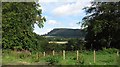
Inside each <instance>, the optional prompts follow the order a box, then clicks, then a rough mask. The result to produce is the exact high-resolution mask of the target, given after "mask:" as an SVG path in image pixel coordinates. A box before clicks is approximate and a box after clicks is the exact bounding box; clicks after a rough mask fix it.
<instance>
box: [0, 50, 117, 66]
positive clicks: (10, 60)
mask: <svg viewBox="0 0 120 67" xmlns="http://www.w3.org/2000/svg"><path fill="white" fill-rule="evenodd" d="M118 61H119V60H118V58H117V56H116V53H115V52H114V53H109V52H105V51H97V52H96V63H94V62H93V51H84V52H80V53H79V60H78V61H77V60H76V51H71V52H70V51H66V58H65V60H63V57H62V53H55V56H52V54H49V55H48V54H47V55H46V56H45V57H44V56H43V54H42V53H40V54H39V58H37V55H36V54H35V53H32V55H27V54H25V53H17V52H15V51H11V50H4V51H3V54H2V64H3V65H7V64H12V65H17V64H22V65H23V64H24V65H26V64H28V65H29V64H33V65H34V64H37V65H47V64H54V65H116V64H118Z"/></svg>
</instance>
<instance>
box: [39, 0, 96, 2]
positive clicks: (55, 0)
mask: <svg viewBox="0 0 120 67" xmlns="http://www.w3.org/2000/svg"><path fill="white" fill-rule="evenodd" d="M76 1H81V0H39V2H76ZM82 1H86V2H88V1H94V0H82Z"/></svg>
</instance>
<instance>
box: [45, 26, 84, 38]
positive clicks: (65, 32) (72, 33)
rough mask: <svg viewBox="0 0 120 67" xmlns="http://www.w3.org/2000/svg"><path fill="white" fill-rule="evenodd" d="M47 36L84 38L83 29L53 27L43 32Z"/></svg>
mask: <svg viewBox="0 0 120 67" xmlns="http://www.w3.org/2000/svg"><path fill="white" fill-rule="evenodd" d="M44 36H47V37H64V38H84V37H85V31H84V30H82V29H69V28H55V29H53V30H51V31H50V32H48V33H47V34H45V35H44Z"/></svg>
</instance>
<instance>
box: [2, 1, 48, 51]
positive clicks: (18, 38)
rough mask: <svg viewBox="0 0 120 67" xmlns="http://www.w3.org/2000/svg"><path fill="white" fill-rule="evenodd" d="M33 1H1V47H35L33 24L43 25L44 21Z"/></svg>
mask: <svg viewBox="0 0 120 67" xmlns="http://www.w3.org/2000/svg"><path fill="white" fill-rule="evenodd" d="M38 7H41V6H40V5H38V4H36V3H35V2H3V3H2V37H3V38H2V47H3V48H4V49H27V50H32V49H34V50H35V49H36V48H35V45H39V44H36V43H37V42H36V41H38V39H37V38H36V36H37V34H35V33H33V29H34V24H37V25H38V26H39V27H43V24H44V22H45V21H46V19H45V17H42V15H41V14H42V9H38Z"/></svg>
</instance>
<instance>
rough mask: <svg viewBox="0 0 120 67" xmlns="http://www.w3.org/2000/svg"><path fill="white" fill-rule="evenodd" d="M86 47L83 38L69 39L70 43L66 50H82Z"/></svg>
mask: <svg viewBox="0 0 120 67" xmlns="http://www.w3.org/2000/svg"><path fill="white" fill-rule="evenodd" d="M82 49H84V41H83V40H81V39H78V38H77V39H76V38H75V39H69V40H68V43H67V44H66V50H68V51H71V50H73V51H75V50H82Z"/></svg>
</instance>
